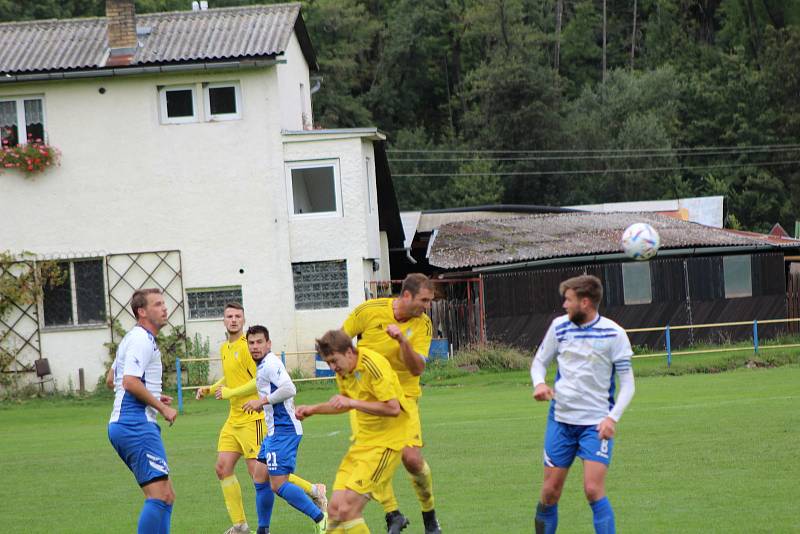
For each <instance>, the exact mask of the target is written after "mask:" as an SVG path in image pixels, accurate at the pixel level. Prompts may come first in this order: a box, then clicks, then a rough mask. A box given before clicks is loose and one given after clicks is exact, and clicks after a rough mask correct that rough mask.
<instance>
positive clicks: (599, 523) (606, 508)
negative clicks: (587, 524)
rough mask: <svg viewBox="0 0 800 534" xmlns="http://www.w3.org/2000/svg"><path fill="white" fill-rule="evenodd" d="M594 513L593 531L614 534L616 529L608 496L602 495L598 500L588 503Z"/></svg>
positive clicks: (599, 533)
mask: <svg viewBox="0 0 800 534" xmlns="http://www.w3.org/2000/svg"><path fill="white" fill-rule="evenodd" d="M589 506H591V507H592V513H593V514H594V531H595V533H596V534H616V532H617V529H616V527H615V525H614V510H613V509H612V508H611V503H610V502H608V497H603V498H602V499H600V500H599V501H594V502H591V503H589Z"/></svg>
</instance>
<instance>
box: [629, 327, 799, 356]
mask: <svg viewBox="0 0 800 534" xmlns="http://www.w3.org/2000/svg"><path fill="white" fill-rule="evenodd" d="M799 321H800V318H795V319H764V320H761V321H759V320H758V319H755V320H753V321H735V322H731V323H707V324H686V325H678V326H670V325H666V326H654V327H649V328H628V329H625V332H626V333H629V334H630V333H637V332H664V345H665V347H664V348H665V349H666V352H657V353H654V354H636V355H634V356H633V357H634V358H657V357H661V356H666V357H667V367H669V366H671V365H672V356H686V355H690V354H710V353H714V352H730V351H732V350H737V348H726V349H700V350H688V351H678V352H673V350H672V343H671V338H670V332H671V331H672V330H692V329H695V328H720V327H723V326H749V325H753V352H754V354H758V351H759V349H780V348H792V347H800V343H789V344H782V345H759V342H758V325H765V324H776V323H795V322H799ZM746 348H747V347H741V348H740V349H738V350H744V349H746Z"/></svg>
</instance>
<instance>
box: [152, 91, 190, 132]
mask: <svg viewBox="0 0 800 534" xmlns="http://www.w3.org/2000/svg"><path fill="white" fill-rule="evenodd" d="M159 96H160V100H161V122H163V123H165V124H172V123H175V124H178V123H185V122H196V121H197V111H196V109H195V108H196V106H195V100H196V98H195V88H194V86H193V85H186V86H172V87H161V88H159Z"/></svg>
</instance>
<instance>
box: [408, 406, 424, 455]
mask: <svg viewBox="0 0 800 534" xmlns="http://www.w3.org/2000/svg"><path fill="white" fill-rule="evenodd" d="M408 400H409V401H411V402H409V403H408V406H409V411H408V419H409V421H408V426H409V433H410V435H409V439H408V446H409V447H422V446H423V443H422V420H421V419H420V418H419V397H408Z"/></svg>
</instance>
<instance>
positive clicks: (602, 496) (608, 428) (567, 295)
mask: <svg viewBox="0 0 800 534" xmlns="http://www.w3.org/2000/svg"><path fill="white" fill-rule="evenodd" d="M558 289H559V292H560V294H561V296H562V297H563V298H564V304H563V307H564V310H565V311H566V312H567V314H566V315H562V316H561V317H558V318H556V319H555V320H554V321H553V322H552V323H551V324H550V327H549V328H548V330H547V333H546V334H545V336H544V339H543V340H542V343H541V344H540V345H539V349H538V350H537V351H536V356H535V357H534V359H533V363H532V365H531V379H532V382H533V386H534V391H533V397H534V398H535V399H536V400H537V401H548V400H549V401H550V410H549V414H548V418H547V430H546V431H545V438H544V483H543V484H542V492H541V497H540V502H539V504H538V505H537V507H536V518H535V527H536V534H554V533H555V532H556V527H557V526H558V500H559V498H560V497H561V491H562V490H563V488H564V482H565V481H566V479H567V473H568V472H569V468H570V466H571V465H572V462H573V460H574V459H575V456H578V457H579V458H581V459H582V460H583V487H584V493H585V494H586V499H587V500H588V501H589V506H590V507H591V508H592V514H593V518H594V529H595V532H596V533H598V534H613V533H614V532H615V531H616V530H615V525H614V511H613V510H612V508H611V504H610V503H609V501H608V497H606V492H605V479H606V474H607V472H608V466H609V464H610V462H611V452H612V449H613V446H614V439H613V438H614V433H615V431H616V424H617V421H619V419H620V417H621V416H622V413H623V412H624V411H625V408H626V407H627V406H628V403H630V401H631V399H632V398H633V393H634V389H635V387H634V380H633V370H632V368H631V356H632V355H633V352H632V351H631V344H630V341H629V340H628V336H627V334H626V333H625V331H624V330H623V329H622V328H621V327H620V326H619V325H618V324H617V323H615V322H614V321H611V320H610V319H607V318H605V317H601V316H600V314H599V313H598V311H597V310H598V307H599V306H600V302H601V301H602V300H603V285H602V283H601V282H600V280H599V279H598V278H597V277H596V276H591V275H583V276H577V277H574V278H570V279H568V280H565V281H563V282H561V285H560V286H559V288H558ZM554 359H555V360H556V362H557V365H558V372H557V374H556V379H555V384H554V388H551V387H550V386H548V385H547V383H546V382H545V376H546V373H547V367H548V365H549V364H550V363H552V361H553V360H554ZM615 372H616V374H617V376H618V377H619V395H618V396H617V399H616V402H615V401H614V390H615V380H614V378H615V377H614V374H615Z"/></svg>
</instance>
